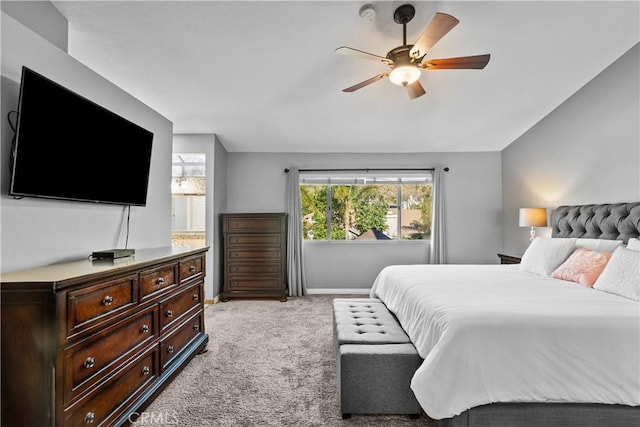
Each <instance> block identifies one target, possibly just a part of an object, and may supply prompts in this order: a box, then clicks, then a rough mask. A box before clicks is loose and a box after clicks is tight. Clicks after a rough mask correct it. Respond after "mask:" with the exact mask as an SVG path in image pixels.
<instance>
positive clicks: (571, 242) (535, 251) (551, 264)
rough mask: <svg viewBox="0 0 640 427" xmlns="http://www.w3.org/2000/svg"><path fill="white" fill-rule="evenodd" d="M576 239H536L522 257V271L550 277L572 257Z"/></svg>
mask: <svg viewBox="0 0 640 427" xmlns="http://www.w3.org/2000/svg"><path fill="white" fill-rule="evenodd" d="M575 246H576V239H546V238H542V237H536V238H535V239H533V242H531V244H530V245H529V247H528V248H527V250H526V251H525V252H524V255H522V261H521V262H520V270H522V271H528V272H530V273H535V274H539V275H541V276H549V275H551V273H552V272H553V271H554V270H555V269H556V268H558V266H559V265H560V264H562V263H563V262H564V261H565V260H566V259H567V258H568V257H569V255H571V253H572V252H573V250H574V249H575Z"/></svg>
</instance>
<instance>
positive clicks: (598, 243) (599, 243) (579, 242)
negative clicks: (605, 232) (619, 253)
mask: <svg viewBox="0 0 640 427" xmlns="http://www.w3.org/2000/svg"><path fill="white" fill-rule="evenodd" d="M618 246H622V240H607V239H581V238H578V239H576V248H587V249H591V250H592V251H596V252H613V251H615V250H616V248H617V247H618Z"/></svg>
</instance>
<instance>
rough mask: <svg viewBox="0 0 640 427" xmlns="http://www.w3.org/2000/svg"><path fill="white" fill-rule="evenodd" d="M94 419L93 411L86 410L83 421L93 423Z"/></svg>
mask: <svg viewBox="0 0 640 427" xmlns="http://www.w3.org/2000/svg"><path fill="white" fill-rule="evenodd" d="M95 419H96V414H94V413H93V412H87V414H86V415H85V416H84V423H85V424H93V422H94V421H95Z"/></svg>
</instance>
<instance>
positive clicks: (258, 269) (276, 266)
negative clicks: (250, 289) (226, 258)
mask: <svg viewBox="0 0 640 427" xmlns="http://www.w3.org/2000/svg"><path fill="white" fill-rule="evenodd" d="M281 273H282V263H280V262H265V263H252V264H246V263H228V264H227V277H234V276H243V275H244V276H247V275H253V274H259V275H274V276H279V275H280V274H281Z"/></svg>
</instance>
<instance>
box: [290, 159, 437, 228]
mask: <svg viewBox="0 0 640 427" xmlns="http://www.w3.org/2000/svg"><path fill="white" fill-rule="evenodd" d="M431 183H432V174H431V172H428V171H427V172H425V171H422V172H420V173H419V174H414V173H411V174H408V173H406V172H404V173H403V174H402V175H389V174H384V175H381V174H379V173H373V172H372V173H360V174H356V173H340V174H339V175H331V176H327V175H324V176H322V175H319V174H317V173H313V174H311V173H305V172H303V173H301V175H300V200H301V203H302V223H303V224H302V227H303V234H304V238H305V240H417V239H429V238H431V205H432V198H431V194H432V187H431Z"/></svg>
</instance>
